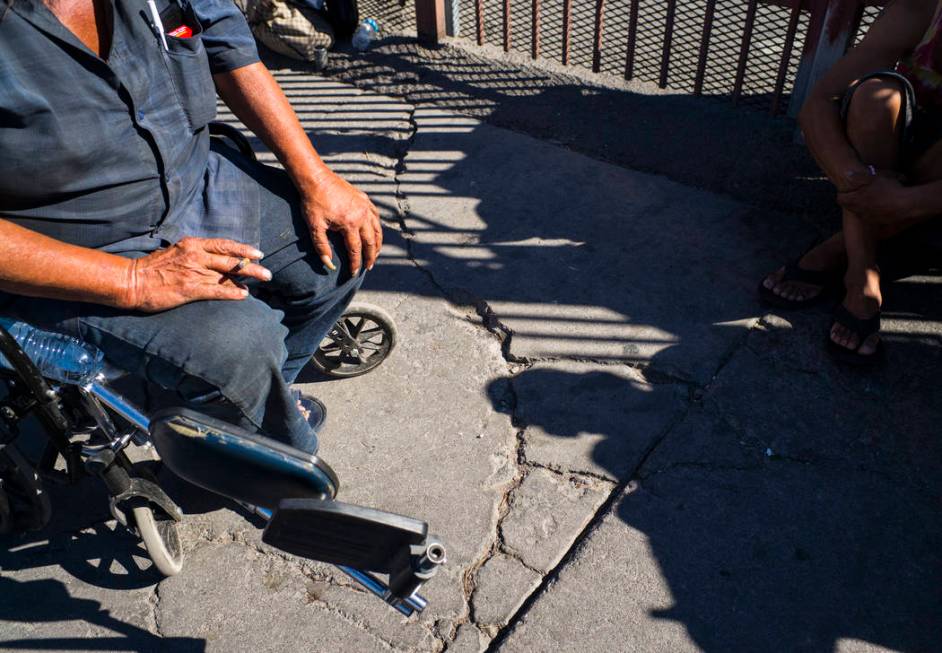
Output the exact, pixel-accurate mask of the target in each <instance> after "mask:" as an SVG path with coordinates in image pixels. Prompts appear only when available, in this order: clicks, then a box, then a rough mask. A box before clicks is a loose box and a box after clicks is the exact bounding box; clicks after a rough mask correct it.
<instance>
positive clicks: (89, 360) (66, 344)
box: [0, 318, 104, 383]
mask: <svg viewBox="0 0 942 653" xmlns="http://www.w3.org/2000/svg"><path fill="white" fill-rule="evenodd" d="M0 326H2V327H3V328H4V329H6V330H7V331H8V332H9V333H10V335H11V336H13V338H14V339H15V340H16V341H17V342H18V343H19V345H20V348H21V349H22V350H23V351H24V352H26V355H27V356H29V357H30V360H32V361H33V364H34V365H36V367H38V368H39V371H40V372H42V374H43V376H45V377H47V378H50V379H53V380H55V381H60V382H62V383H82V382H84V381H89V380H91V379H92V378H94V377H95V376H96V375H97V374H98V372H100V371H101V368H102V366H103V365H104V363H103V355H102V353H101V351H99V350H98V349H96V348H94V347H92V346H90V345H86V344H85V343H84V342H82V341H81V340H78V339H76V338H73V337H71V336H66V335H62V334H60V333H49V332H47V331H40V330H39V329H37V328H36V327H33V326H30V325H29V324H26V323H25V322H18V321H16V320H11V319H9V318H0ZM0 365H2V366H3V367H5V368H7V369H8V370H9V369H13V368H12V366H11V365H10V363H9V362H8V361H7V359H6V357H5V356H3V354H0Z"/></svg>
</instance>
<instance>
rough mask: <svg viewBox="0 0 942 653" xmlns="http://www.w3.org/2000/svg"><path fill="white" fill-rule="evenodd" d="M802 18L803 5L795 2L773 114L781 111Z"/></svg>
mask: <svg viewBox="0 0 942 653" xmlns="http://www.w3.org/2000/svg"><path fill="white" fill-rule="evenodd" d="M799 20H801V5H800V4H797V3H796V4H795V6H794V7H792V13H791V15H790V16H789V17H788V29H787V30H786V32H785V43H784V45H783V46H782V57H781V59H780V60H779V64H778V74H777V75H776V76H775V88H774V90H773V91H772V110H771V113H772V115H773V116H774V115H777V114H778V113H779V109H780V104H781V102H782V92H783V91H784V90H785V76H786V75H787V74H788V65H789V64H790V63H791V59H792V50H793V49H794V47H795V35H796V34H797V33H798V21H799Z"/></svg>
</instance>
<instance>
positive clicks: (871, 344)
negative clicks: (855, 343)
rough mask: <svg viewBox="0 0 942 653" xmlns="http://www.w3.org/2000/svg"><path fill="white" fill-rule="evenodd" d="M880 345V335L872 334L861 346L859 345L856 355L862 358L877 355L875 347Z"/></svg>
mask: <svg viewBox="0 0 942 653" xmlns="http://www.w3.org/2000/svg"><path fill="white" fill-rule="evenodd" d="M879 344H880V334H879V333H874V334H873V335H872V336H870V337H869V338H867V339H866V340H864V342H863V344H862V345H860V349H858V350H857V351H858V353H860V354H861V355H862V356H873V355H874V354H875V353H877V345H879Z"/></svg>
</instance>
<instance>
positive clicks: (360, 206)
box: [213, 63, 383, 275]
mask: <svg viewBox="0 0 942 653" xmlns="http://www.w3.org/2000/svg"><path fill="white" fill-rule="evenodd" d="M213 81H215V82H216V90H217V91H219V96H220V97H221V98H222V99H223V101H224V102H225V103H226V105H227V106H228V107H229V108H230V109H232V111H233V113H235V115H236V116H237V117H238V118H239V119H240V120H241V121H242V122H244V123H245V125H246V126H247V127H248V128H249V129H251V130H252V131H253V132H255V134H256V135H257V136H258V137H259V138H261V139H262V141H263V142H264V143H265V144H266V145H267V146H268V147H270V148H271V151H272V152H274V153H275V156H277V157H278V160H279V161H281V163H282V164H283V165H284V167H285V170H286V171H287V172H288V174H289V175H290V176H291V179H292V181H294V185H295V186H296V187H297V188H298V191H299V192H300V193H301V200H302V203H303V208H304V215H305V218H306V220H307V223H308V226H309V227H310V229H311V237H312V238H313V239H314V245H315V247H316V248H317V254H318V256H319V257H320V259H321V261H322V262H323V263H324V265H325V266H326V267H327V268H329V269H334V264H333V263H332V262H331V258H332V255H333V254H332V251H331V249H330V242H329V241H328V240H327V231H328V230H330V231H338V232H340V233H341V234H343V237H344V241H345V242H346V246H347V254H348V255H349V258H350V272H351V273H352V274H354V275H355V274H357V273H359V271H360V268H361V267H362V266H363V265H364V264H365V265H366V268H367V269H370V268H372V267H373V264H374V263H375V262H376V257H377V256H378V255H379V250H380V248H381V247H382V246H383V232H382V228H381V227H380V222H379V214H378V213H377V211H376V207H375V206H373V203H372V202H370V200H369V198H368V197H367V196H366V195H365V194H364V193H363V192H362V191H360V190H357V189H356V188H354V187H353V186H351V185H350V184H348V183H347V182H346V181H344V180H343V179H342V178H341V177H339V176H338V175H337V174H335V173H334V172H332V171H331V170H330V168H328V167H327V165H326V164H325V163H324V162H323V161H322V160H321V158H320V156H318V154H317V152H316V151H315V150H314V146H313V145H312V144H311V140H310V138H308V135H307V134H306V133H305V131H304V129H302V127H301V123H300V122H299V121H298V117H297V115H296V114H295V112H294V109H292V108H291V105H290V104H289V103H288V99H287V98H286V97H285V94H284V93H283V92H282V91H281V88H280V87H279V86H278V83H277V82H276V81H275V79H274V78H273V77H272V76H271V74H270V73H269V72H268V70H267V69H266V68H265V66H264V65H263V64H261V63H255V64H252V65H249V66H243V67H241V68H236V69H235V70H231V71H229V72H226V73H217V74H216V75H213Z"/></svg>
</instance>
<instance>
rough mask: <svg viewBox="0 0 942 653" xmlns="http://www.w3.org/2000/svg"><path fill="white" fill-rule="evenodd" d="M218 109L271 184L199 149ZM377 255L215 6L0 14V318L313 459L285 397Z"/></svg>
mask: <svg viewBox="0 0 942 653" xmlns="http://www.w3.org/2000/svg"><path fill="white" fill-rule="evenodd" d="M217 92H218V93H219V96H220V97H221V98H222V100H223V101H224V102H225V103H226V104H227V105H228V106H229V107H230V108H231V109H232V111H233V112H234V113H235V114H236V115H237V116H238V117H239V118H240V119H241V120H242V121H243V122H244V123H245V124H246V125H247V126H248V127H249V128H250V129H252V131H254V132H255V133H256V134H257V135H258V136H259V137H260V138H261V139H262V141H264V142H265V144H266V145H268V146H269V147H270V148H271V150H272V151H273V152H274V153H275V155H276V156H277V157H278V159H279V161H281V163H282V164H283V165H284V168H285V171H281V170H278V169H275V168H271V167H267V166H264V165H261V164H258V163H255V162H254V161H252V160H249V159H247V158H245V157H244V156H241V155H239V154H238V153H237V152H236V151H235V149H234V148H230V147H227V146H226V145H224V144H219V143H215V142H211V140H210V136H209V132H208V128H207V125H208V123H209V122H210V121H211V120H212V119H213V117H214V116H215V111H216V93H217ZM213 140H214V141H215V140H216V139H213ZM381 246H382V233H381V228H380V222H379V217H378V214H377V211H376V208H375V207H374V206H373V204H372V203H371V202H370V200H369V199H368V198H367V197H366V195H365V194H363V193H362V192H361V191H359V190H357V189H356V188H354V187H353V186H351V185H350V184H348V183H347V182H346V181H344V180H343V179H341V178H340V177H339V176H337V175H336V174H334V173H333V172H332V171H331V170H330V169H328V167H327V166H326V165H325V164H324V162H323V161H321V159H320V158H319V157H318V155H317V153H316V152H315V150H314V148H313V147H312V145H311V142H310V141H309V139H308V137H307V135H306V134H305V133H304V131H303V129H302V128H301V125H300V123H299V122H298V119H297V117H296V115H295V113H294V111H293V110H292V109H291V107H290V105H289V104H288V102H287V100H286V98H285V96H284V94H283V93H282V92H281V89H280V88H279V87H278V85H277V83H276V82H275V80H274V79H273V78H272V77H271V75H270V74H269V73H268V71H267V70H266V69H265V67H264V66H263V65H262V64H261V63H260V62H259V59H258V54H257V52H256V49H255V44H254V41H253V39H252V35H251V34H250V32H249V29H248V26H247V25H246V23H245V20H244V19H243V17H242V15H241V14H240V13H239V11H238V10H237V9H236V7H235V5H234V4H233V3H232V2H231V0H156V2H155V0H0V291H2V292H0V313H2V314H4V315H11V316H14V317H16V318H19V319H22V320H26V321H28V322H31V323H33V324H36V325H37V326H40V327H42V328H47V329H53V330H56V331H61V332H64V333H68V334H72V335H75V336H77V337H80V338H82V339H83V340H85V341H87V342H90V343H92V344H94V345H96V346H97V347H98V348H100V349H101V350H102V351H103V352H104V353H105V356H106V357H107V358H108V359H109V360H110V362H112V363H113V364H115V365H116V366H118V367H120V368H123V369H125V370H127V371H128V372H131V373H133V374H136V375H139V376H141V377H143V378H145V379H147V380H149V381H151V382H153V383H156V384H158V385H160V386H162V387H164V388H167V389H169V390H172V391H174V392H176V393H177V394H178V395H179V397H180V399H181V401H182V402H185V403H186V404H188V405H194V406H198V407H200V408H201V409H203V410H205V411H208V412H216V413H219V412H222V413H225V415H226V416H228V417H229V419H231V420H233V421H235V422H237V423H239V424H241V425H242V426H245V427H247V428H250V429H252V430H255V431H260V432H264V433H266V434H268V435H270V436H272V437H275V438H277V439H280V440H282V441H285V442H287V443H289V444H291V445H293V446H295V447H297V448H299V449H302V450H305V451H308V452H314V451H315V450H316V449H317V435H316V431H317V427H318V426H319V424H320V422H321V421H322V420H323V407H322V406H321V405H320V404H319V402H317V401H316V400H312V398H301V397H299V396H297V395H295V394H294V393H293V392H292V390H291V388H290V385H291V383H292V382H293V381H294V379H295V377H296V376H297V374H298V372H299V371H300V370H301V368H302V367H303V366H304V364H305V363H306V361H307V360H308V359H309V358H310V356H311V355H312V354H313V352H314V351H315V350H316V349H317V347H318V345H319V344H320V341H321V339H322V337H323V336H324V334H325V333H326V332H327V330H328V329H329V328H330V326H331V325H332V324H333V323H334V322H335V321H336V320H337V319H338V318H339V316H340V314H341V313H342V312H343V309H344V308H345V307H346V305H347V304H348V303H349V301H350V299H351V297H352V296H353V294H354V293H355V292H356V290H357V288H358V287H359V286H360V284H361V282H362V279H363V270H364V268H365V269H370V268H371V267H372V266H373V263H374V262H375V260H376V257H377V255H378V253H379V250H380V247H381Z"/></svg>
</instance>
